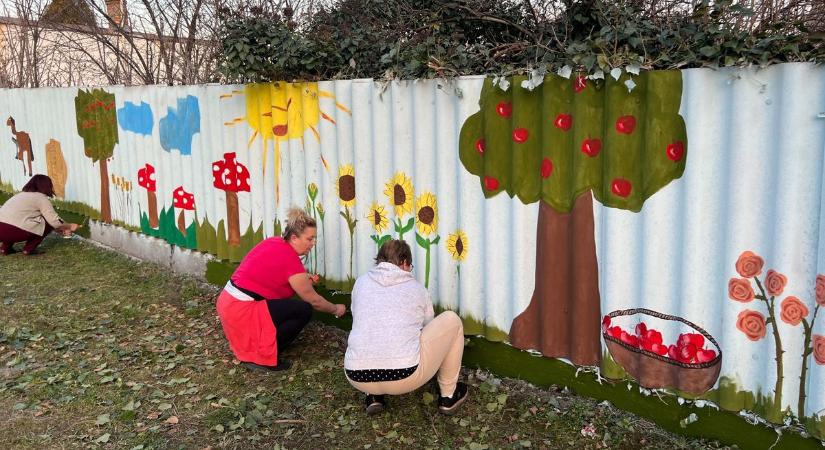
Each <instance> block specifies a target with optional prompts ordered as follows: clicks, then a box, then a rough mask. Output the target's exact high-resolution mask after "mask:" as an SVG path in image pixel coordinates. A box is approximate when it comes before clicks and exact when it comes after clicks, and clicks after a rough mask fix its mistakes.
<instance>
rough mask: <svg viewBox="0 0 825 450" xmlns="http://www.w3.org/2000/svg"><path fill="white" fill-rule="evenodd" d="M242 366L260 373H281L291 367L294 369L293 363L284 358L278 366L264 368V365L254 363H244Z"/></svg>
mask: <svg viewBox="0 0 825 450" xmlns="http://www.w3.org/2000/svg"><path fill="white" fill-rule="evenodd" d="M241 365H242V366H244V367H246V368H247V369H249V370H260V371H264V372H280V371H282V370H287V369H289V368H290V367H292V362H291V361H288V360H286V359H283V358H282V359H281V360H280V361H279V362H278V365H277V366H264V365H261V364H255V363H252V362H242V363H241Z"/></svg>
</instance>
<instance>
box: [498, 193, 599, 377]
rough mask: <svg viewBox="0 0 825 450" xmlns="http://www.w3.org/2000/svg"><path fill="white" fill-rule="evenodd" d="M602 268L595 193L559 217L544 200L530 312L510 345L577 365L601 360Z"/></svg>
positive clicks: (522, 316) (515, 321) (521, 317)
mask: <svg viewBox="0 0 825 450" xmlns="http://www.w3.org/2000/svg"><path fill="white" fill-rule="evenodd" d="M600 303H601V302H600V298H599V267H598V263H597V261H596V241H595V235H594V224H593V194H592V193H591V192H587V193H585V194H582V195H580V196H579V198H578V199H576V204H575V205H574V206H573V211H572V212H570V213H567V214H560V213H558V212H556V211H555V210H553V208H552V207H551V206H550V205H548V204H547V203H545V202H544V201H541V202H540V203H539V220H538V230H537V236H536V288H535V291H534V292H533V298H532V299H531V300H530V305H529V306H528V307H527V309H525V310H524V312H522V313H521V314H519V315H518V316H517V317H516V318H515V319H513V324H512V326H511V327H510V342H511V344H512V345H513V346H515V347H517V348H521V349H535V350H539V351H540V352H541V353H542V354H543V355H544V356H548V357H560V358H567V359H569V360H571V361H572V362H573V363H574V364H577V365H588V366H590V365H597V364H598V363H599V361H600V359H601V335H600V334H599V333H600V331H599V330H600V326H601V312H600V309H601V304H600Z"/></svg>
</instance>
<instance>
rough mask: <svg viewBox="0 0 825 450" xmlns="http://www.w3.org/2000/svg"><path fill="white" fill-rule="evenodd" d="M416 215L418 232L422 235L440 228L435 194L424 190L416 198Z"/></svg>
mask: <svg viewBox="0 0 825 450" xmlns="http://www.w3.org/2000/svg"><path fill="white" fill-rule="evenodd" d="M415 216H416V217H415V218H416V225H417V226H418V232H419V233H420V234H421V235H422V236H427V235H429V234H430V233H435V231H436V229H438V203H437V201H436V198H435V194H433V193H432V192H424V193H423V194H421V195H420V196H419V197H418V198H417V199H416V200H415Z"/></svg>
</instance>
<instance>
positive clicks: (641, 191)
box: [0, 64, 825, 438]
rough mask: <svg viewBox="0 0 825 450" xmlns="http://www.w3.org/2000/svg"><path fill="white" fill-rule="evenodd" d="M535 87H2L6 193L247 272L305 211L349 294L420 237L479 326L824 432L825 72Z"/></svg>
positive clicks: (438, 290) (320, 268) (450, 298)
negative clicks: (36, 198)
mask: <svg viewBox="0 0 825 450" xmlns="http://www.w3.org/2000/svg"><path fill="white" fill-rule="evenodd" d="M528 81H529V82H528ZM534 81H535V80H525V79H521V78H510V79H491V78H486V77H464V78H460V79H458V80H456V81H455V89H449V90H447V89H443V86H442V84H441V83H440V82H438V81H434V80H433V81H416V82H393V83H389V84H386V85H384V84H378V83H375V82H373V81H372V80H339V81H330V82H318V83H271V84H256V85H245V86H211V85H210V86H190V87H156V86H152V87H133V88H126V87H119V86H113V87H106V88H104V89H99V88H98V89H68V88H67V89H49V90H25V91H23V90H3V91H0V108H4V110H3V111H0V113H2V114H5V117H7V118H8V120H7V125H8V126H9V128H10V131H11V137H12V138H13V139H7V140H6V141H5V142H6V144H5V146H4V147H5V148H0V150H2V151H0V180H2V187H3V188H4V189H20V188H21V187H22V185H23V184H24V183H25V182H26V181H27V180H28V178H29V175H30V173H48V174H49V175H50V176H51V177H52V178H53V179H54V180H55V187H56V189H57V190H58V191H59V192H58V196H59V197H62V199H63V200H64V201H65V206H67V207H75V208H77V209H78V210H79V212H83V213H86V214H89V215H92V216H94V217H99V218H100V220H102V221H104V222H109V223H112V224H117V225H120V226H126V227H130V228H131V229H135V230H140V231H141V232H143V233H145V234H148V235H151V236H155V237H158V238H160V239H163V240H166V241H167V242H169V243H171V244H174V245H177V246H181V247H185V248H191V249H196V250H200V251H203V252H208V253H212V254H214V255H215V256H216V257H218V258H220V259H224V260H229V261H239V260H240V258H242V257H243V256H244V255H245V254H246V252H247V251H248V250H249V249H250V248H252V246H253V245H255V243H257V242H259V241H260V240H262V239H264V238H265V237H268V236H274V235H278V234H279V233H280V230H281V228H282V222H281V221H282V218H283V217H285V213H286V210H287V209H288V208H289V207H291V206H293V205H299V206H303V207H305V208H306V210H307V211H308V212H309V213H310V214H311V215H312V216H313V217H314V218H316V220H317V221H318V223H319V226H318V245H317V246H316V247H315V248H314V249H313V251H312V252H311V253H310V254H309V255H308V256H307V258H306V260H305V264H306V267H307V269H308V270H309V271H311V272H313V273H317V274H319V275H320V276H321V278H322V282H323V284H324V285H326V286H327V287H328V288H330V289H333V290H341V291H347V290H348V289H349V288H350V287H351V286H352V282H353V280H354V279H355V278H356V277H357V276H358V275H359V274H361V273H363V272H365V271H366V270H367V269H368V268H369V267H371V266H372V264H373V258H374V256H375V253H376V251H377V248H378V247H379V246H380V245H381V244H382V243H383V242H386V241H387V240H388V239H390V238H400V239H405V240H407V241H408V242H409V243H410V245H411V247H412V248H413V252H414V255H413V258H414V264H415V269H414V273H415V274H416V276H417V278H418V279H419V280H420V281H421V282H422V283H424V284H425V285H426V286H427V288H428V290H429V291H430V294H431V296H432V298H433V300H434V302H435V303H436V304H437V305H438V306H439V307H440V308H444V309H452V310H455V311H457V312H458V313H459V314H460V315H461V317H462V318H463V319H464V320H465V331H466V332H467V333H468V334H479V335H483V336H485V337H487V338H488V339H490V340H498V341H507V342H509V343H510V344H511V345H513V346H515V347H518V348H521V349H526V350H531V351H534V352H536V353H537V354H542V355H544V356H546V357H558V358H563V359H564V360H566V361H568V362H570V363H572V364H575V365H580V366H597V367H599V368H600V370H601V375H602V376H604V377H607V378H611V379H626V378H631V379H634V380H636V382H638V383H639V384H640V385H641V386H643V387H646V388H650V389H662V390H666V391H668V392H671V393H675V394H678V395H681V396H684V397H689V398H696V399H703V400H705V401H708V402H714V403H716V404H718V405H719V406H721V407H722V408H726V409H730V410H734V411H747V412H752V413H755V414H757V415H760V416H762V417H764V418H766V419H768V420H771V421H774V422H776V423H782V422H783V421H785V420H787V419H789V418H790V419H796V420H799V421H800V422H801V423H803V424H805V425H806V426H807V430H808V431H809V432H810V433H812V434H813V435H815V436H818V437H820V438H823V437H825V421H823V419H822V417H823V415H825V389H823V381H825V325H823V320H821V319H820V320H817V316H818V312H819V310H820V308H821V307H823V306H825V217H823V216H822V211H825V208H823V207H824V206H825V203H823V202H824V201H825V200H823V198H825V197H823V195H822V194H823V189H825V156H823V155H825V121H824V120H822V119H818V118H817V116H818V115H819V114H820V113H823V112H825V68H822V67H815V66H812V65H807V64H783V65H778V66H773V67H771V68H769V69H766V70H762V71H753V70H736V71H734V70H725V71H711V70H705V69H696V70H686V71H681V72H678V71H674V72H642V73H627V72H624V73H622V74H618V75H617V76H615V77H610V76H609V77H607V79H603V78H600V79H595V78H587V77H581V76H576V75H575V74H573V75H571V76H569V77H563V76H560V75H551V76H547V77H545V79H544V80H543V82H542V83H541V84H538V85H536V83H535V82H534ZM21 130H25V131H21ZM33 149H34V150H36V149H44V150H45V151H44V153H42V154H40V153H39V154H38V155H37V156H36V157H35V155H34V153H33V152H32V150H33ZM37 151H41V150H37ZM29 164H31V169H30V168H29ZM21 169H22V170H21ZM502 193H504V194H505V195H502Z"/></svg>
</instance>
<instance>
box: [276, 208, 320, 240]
mask: <svg viewBox="0 0 825 450" xmlns="http://www.w3.org/2000/svg"><path fill="white" fill-rule="evenodd" d="M307 228H317V225H316V223H315V219H313V218H312V216H310V215H309V214H307V212H306V211H304V210H303V209H301V208H298V207H292V208H289V211H287V213H286V226H285V227H284V233H283V238H284V240H285V241H289V238H291V237H292V236H300V235H301V234H302V233H303V232H304V230H306V229H307Z"/></svg>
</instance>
